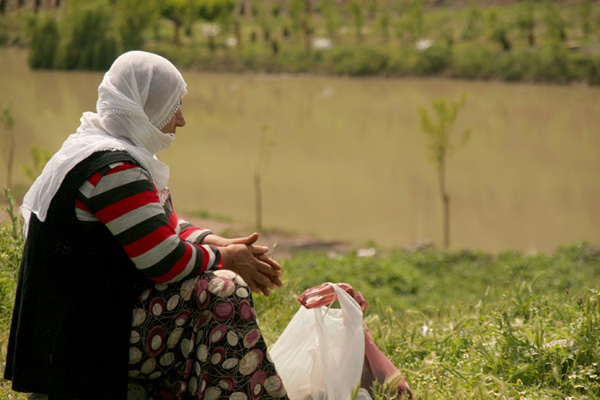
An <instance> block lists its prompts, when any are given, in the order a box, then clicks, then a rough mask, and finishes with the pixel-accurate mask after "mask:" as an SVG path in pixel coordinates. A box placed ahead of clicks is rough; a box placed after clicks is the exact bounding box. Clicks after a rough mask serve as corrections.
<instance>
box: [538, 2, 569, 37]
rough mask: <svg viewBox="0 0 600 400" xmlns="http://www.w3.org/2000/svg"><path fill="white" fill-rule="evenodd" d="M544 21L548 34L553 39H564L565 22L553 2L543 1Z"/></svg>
mask: <svg viewBox="0 0 600 400" xmlns="http://www.w3.org/2000/svg"><path fill="white" fill-rule="evenodd" d="M544 7H545V10H544V23H545V25H546V30H547V32H548V35H549V36H550V38H551V39H553V40H559V41H564V40H566V39H567V32H566V23H565V21H564V19H563V17H562V15H561V13H560V11H559V10H558V8H557V7H556V5H555V4H554V2H552V1H549V0H546V1H545V3H544Z"/></svg>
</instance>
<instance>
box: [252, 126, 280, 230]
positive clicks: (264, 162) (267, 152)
mask: <svg viewBox="0 0 600 400" xmlns="http://www.w3.org/2000/svg"><path fill="white" fill-rule="evenodd" d="M262 130H263V132H265V134H264V135H263V137H262V139H261V141H260V144H259V146H260V147H259V148H258V158H257V159H256V167H255V168H254V193H255V205H256V229H257V230H261V229H262V177H263V176H264V175H265V174H266V173H267V170H268V169H269V161H270V158H271V149H272V148H273V147H274V146H275V142H274V141H272V140H269V139H267V135H266V132H267V131H268V130H269V125H263V127H262Z"/></svg>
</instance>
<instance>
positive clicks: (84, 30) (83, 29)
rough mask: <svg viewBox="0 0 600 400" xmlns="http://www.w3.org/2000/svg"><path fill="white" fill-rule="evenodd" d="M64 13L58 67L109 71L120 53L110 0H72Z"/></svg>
mask: <svg viewBox="0 0 600 400" xmlns="http://www.w3.org/2000/svg"><path fill="white" fill-rule="evenodd" d="M61 14H62V15H61V18H60V19H59V21H60V24H59V31H60V45H59V48H58V51H57V54H56V59H55V67H58V68H64V69H90V70H103V71H104V70H107V69H108V68H109V67H110V66H111V64H112V63H113V61H114V60H115V58H116V57H117V55H118V53H119V49H118V42H117V38H116V34H115V24H114V21H113V13H112V9H111V5H110V3H109V2H108V1H106V0H94V1H85V0H76V1H75V0H70V1H69V2H67V3H65V7H64V8H63V9H62V10H61Z"/></svg>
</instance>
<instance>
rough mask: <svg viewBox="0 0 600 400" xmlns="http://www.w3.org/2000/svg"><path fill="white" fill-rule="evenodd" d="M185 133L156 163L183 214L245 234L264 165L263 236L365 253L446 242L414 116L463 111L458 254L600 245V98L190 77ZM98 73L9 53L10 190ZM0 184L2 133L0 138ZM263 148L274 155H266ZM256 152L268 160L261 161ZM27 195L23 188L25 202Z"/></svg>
mask: <svg viewBox="0 0 600 400" xmlns="http://www.w3.org/2000/svg"><path fill="white" fill-rule="evenodd" d="M183 75H184V77H185V79H186V80H187V82H188V89H189V94H188V96H187V97H186V98H185V101H184V106H183V107H184V108H183V110H184V113H185V116H186V118H187V126H186V127H185V128H180V129H178V131H177V140H176V141H175V143H174V145H173V146H172V147H171V148H170V149H168V150H167V151H166V152H164V153H162V154H160V155H159V158H161V159H162V160H163V161H165V162H167V163H168V164H169V165H170V167H171V181H170V187H171V190H172V192H173V195H174V199H175V205H176V207H177V208H178V209H179V210H182V211H185V212H194V211H200V210H203V211H207V212H208V213H210V214H212V215H221V216H228V217H230V218H232V219H234V220H236V221H241V222H243V223H247V224H250V225H251V224H252V223H253V222H254V220H255V190H254V174H255V172H256V169H257V164H258V161H259V160H260V159H262V160H263V161H266V163H264V164H263V167H262V170H261V171H262V172H261V177H262V197H263V225H264V226H266V227H268V228H273V227H277V228H283V229H287V230H290V231H293V232H299V233H310V234H314V235H317V236H318V237H321V238H323V239H330V240H331V239H336V240H337V239H340V240H347V241H351V242H353V243H356V244H359V245H366V244H369V243H371V244H372V243H377V244H378V245H380V246H384V247H391V246H409V245H411V244H412V243H414V242H418V241H432V242H434V243H441V241H442V228H441V202H440V198H439V194H438V187H437V180H436V173H435V170H434V168H433V165H432V164H431V163H429V161H428V160H427V157H426V152H425V145H426V144H425V139H424V136H423V134H422V133H421V131H420V126H419V115H418V112H417V109H418V107H419V106H421V105H424V106H428V105H429V104H430V103H431V101H432V100H433V99H436V98H446V99H455V98H457V97H458V96H459V95H461V94H462V93H465V94H466V95H467V103H466V106H465V108H464V110H463V111H462V112H461V113H460V115H459V117H458V120H457V124H456V130H455V132H456V133H459V132H461V131H463V130H465V129H470V131H471V139H470V141H469V142H468V143H467V144H466V145H465V146H464V147H462V148H459V149H457V150H456V152H455V153H454V154H452V155H451V156H450V159H449V161H448V167H447V168H448V177H447V179H448V189H449V192H450V195H451V224H452V225H451V245H452V247H453V248H474V249H482V250H486V251H500V250H503V249H506V248H515V249H519V250H525V251H528V250H542V251H551V250H553V249H555V248H556V246H559V245H563V244H571V243H574V242H576V241H580V240H586V241H589V242H592V243H593V244H595V245H600V88H597V87H592V88H589V87H583V86H555V85H534V84H507V83H500V82H475V81H460V80H446V79H380V78H368V79H352V78H339V77H321V76H316V77H315V76H281V75H278V76H271V75H260V74H216V73H204V72H190V71H184V72H183ZM101 79H102V73H98V72H60V71H35V72H34V71H31V70H29V69H28V67H27V65H26V52H25V51H23V50H10V49H0V96H1V100H0V102H1V103H6V102H9V103H10V104H11V107H12V110H13V113H14V116H15V118H16V125H15V128H14V132H15V134H16V140H17V152H16V160H15V167H14V168H15V171H14V174H13V181H14V183H15V186H16V187H17V191H19V190H21V192H23V191H24V190H25V188H26V187H28V185H30V181H29V180H28V179H27V178H26V177H25V175H24V174H23V172H22V171H21V166H22V165H25V164H31V163H32V158H31V152H30V146H31V145H32V144H36V145H37V146H38V147H39V148H42V149H48V150H50V151H52V152H54V151H56V150H57V149H58V148H59V147H60V144H61V143H62V141H63V140H64V139H65V138H66V136H67V135H68V134H70V133H72V132H74V131H75V130H76V128H77V126H78V125H79V118H80V116H81V113H82V112H84V111H89V110H93V109H94V108H95V100H96V94H97V92H96V89H97V87H98V84H99V83H100V81H101ZM0 135H1V136H0V138H1V140H2V142H1V144H0V148H1V149H2V150H1V154H0V157H1V160H2V164H1V169H0V171H1V172H0V186H2V187H4V186H5V185H6V149H7V145H6V143H7V142H6V139H7V138H6V135H7V133H6V131H5V130H3V129H0ZM265 143H269V146H267V145H265ZM261 148H262V149H263V153H262V154H263V157H262V158H261V156H260V154H261ZM19 188H20V189H19Z"/></svg>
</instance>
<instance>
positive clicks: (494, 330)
mask: <svg viewBox="0 0 600 400" xmlns="http://www.w3.org/2000/svg"><path fill="white" fill-rule="evenodd" d="M18 232H19V226H18V223H17V225H15V224H14V223H13V222H11V221H8V222H5V223H3V225H2V228H1V230H0V257H1V259H2V270H1V275H0V305H1V315H0V317H1V321H0V322H1V324H0V327H1V331H0V343H1V345H2V351H3V353H4V351H5V350H4V349H5V346H6V339H7V329H8V324H9V319H10V313H11V307H12V299H13V297H14V287H15V273H16V270H17V266H18V262H19V254H20V252H21V249H22V238H21V236H20V235H19V233H18ZM361 254H363V256H361V255H359V253H357V252H351V253H346V254H335V253H331V252H330V253H325V252H304V253H295V254H293V256H292V257H291V258H290V259H288V260H286V261H285V262H284V265H283V266H284V270H285V275H284V283H285V284H284V286H283V288H281V289H280V290H277V291H275V293H273V295H272V296H271V297H269V298H265V297H257V298H256V303H257V304H256V307H257V313H258V315H259V319H260V323H261V327H262V329H263V331H264V335H265V337H266V338H267V340H268V342H269V343H271V344H272V343H274V342H275V341H276V340H277V337H278V336H279V335H280V334H281V332H282V331H283V329H284V328H285V326H286V325H287V323H288V322H289V320H290V319H291V318H292V316H293V315H294V313H295V312H296V310H297V309H298V307H299V304H298V302H297V301H296V297H297V296H298V295H299V294H300V293H301V292H302V291H303V290H305V289H306V288H309V287H311V286H314V285H318V284H321V283H323V282H326V281H331V282H348V283H350V284H352V285H353V286H354V287H355V289H357V290H359V291H361V292H362V293H363V294H364V296H365V297H366V299H367V301H368V302H369V303H370V304H371V306H370V307H369V309H368V310H367V313H366V316H365V321H366V323H367V325H368V327H369V328H370V330H371V332H372V334H373V337H374V339H375V341H376V343H377V344H378V346H379V347H380V348H381V349H382V350H383V351H384V353H386V355H387V356H388V357H389V358H390V359H391V360H392V361H393V362H394V363H395V364H396V365H397V366H399V367H400V369H401V370H402V372H403V373H404V374H405V375H406V377H407V379H408V380H409V382H410V385H411V387H412V388H413V390H414V391H415V393H416V394H417V395H418V398H419V399H449V398H452V399H597V398H599V397H600V378H599V376H600V291H599V284H600V253H599V252H598V251H597V250H596V249H594V248H593V247H592V246H591V245H589V244H586V243H578V244H573V245H569V246H565V247H560V248H558V249H556V251H554V252H553V253H552V254H545V253H535V254H525V253H521V252H516V251H510V250H507V251H504V252H501V253H498V254H489V253H483V252H476V251H466V250H465V251H442V250H437V249H434V248H429V249H425V250H421V251H406V250H401V249H399V250H395V251H389V252H385V253H381V254H378V253H377V251H369V252H364V253H361ZM364 254H366V256H364ZM0 398H4V399H25V397H24V396H22V395H20V394H15V393H12V392H11V391H10V390H9V383H8V382H6V381H2V383H1V384H0Z"/></svg>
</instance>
